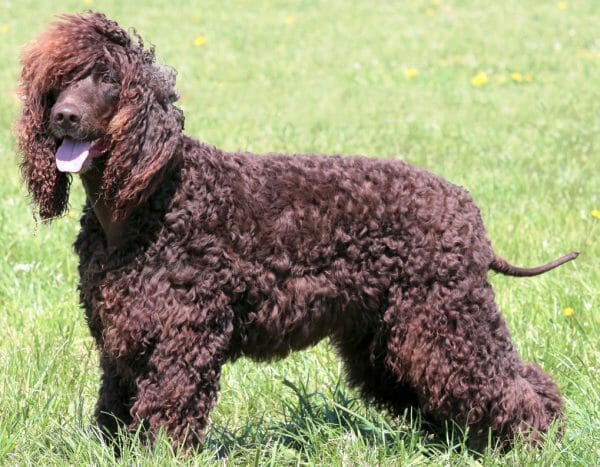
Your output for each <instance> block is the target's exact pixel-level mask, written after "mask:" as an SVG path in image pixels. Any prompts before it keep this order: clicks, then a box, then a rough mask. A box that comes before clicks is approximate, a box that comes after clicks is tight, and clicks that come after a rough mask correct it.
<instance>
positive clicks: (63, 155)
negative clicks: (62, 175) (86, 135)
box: [56, 138, 92, 173]
mask: <svg viewBox="0 0 600 467" xmlns="http://www.w3.org/2000/svg"><path fill="white" fill-rule="evenodd" d="M91 147H92V143H88V142H87V141H75V140H72V139H68V138H65V139H64V140H63V142H62V144H61V145H60V146H59V148H58V149H57V150H56V167H57V168H58V170H60V171H61V172H74V173H77V172H79V171H80V170H81V168H82V167H83V166H84V165H85V163H86V162H87V161H88V159H90V148H91Z"/></svg>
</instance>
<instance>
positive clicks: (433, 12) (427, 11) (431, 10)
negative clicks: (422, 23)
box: [425, 8, 435, 16]
mask: <svg viewBox="0 0 600 467" xmlns="http://www.w3.org/2000/svg"><path fill="white" fill-rule="evenodd" d="M425 14H426V15H427V16H433V15H435V10H434V9H433V8H427V9H426V10H425Z"/></svg>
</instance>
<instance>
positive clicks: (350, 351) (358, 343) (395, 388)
mask: <svg viewBox="0 0 600 467" xmlns="http://www.w3.org/2000/svg"><path fill="white" fill-rule="evenodd" d="M332 342H333V344H334V346H335V348H336V349H337V351H338V354H339V355H340V357H341V358H342V360H343V362H344V368H345V370H346V378H347V382H348V384H349V385H350V386H351V387H353V388H356V389H357V390H358V391H359V392H360V394H361V396H362V398H363V399H364V400H365V401H367V402H370V403H372V404H373V405H375V406H376V407H378V408H381V409H387V410H389V411H390V413H392V414H393V415H397V416H402V415H403V414H404V412H405V410H406V409H409V408H411V407H418V399H417V395H416V393H415V391H414V390H413V389H411V388H410V387H409V386H408V385H407V384H405V383H404V382H401V381H399V380H398V379H397V378H396V376H395V375H394V373H393V372H392V371H390V370H389V369H388V368H387V367H386V364H385V356H386V353H387V349H386V342H385V340H383V341H382V340H381V339H380V338H378V337H376V336H375V334H374V333H368V334H367V335H365V336H363V337H362V338H360V339H355V338H351V339H341V338H333V339H332Z"/></svg>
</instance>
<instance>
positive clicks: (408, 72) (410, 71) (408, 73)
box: [404, 68, 419, 79]
mask: <svg viewBox="0 0 600 467" xmlns="http://www.w3.org/2000/svg"><path fill="white" fill-rule="evenodd" d="M418 74H419V72H418V71H417V69H416V68H407V69H406V70H404V76H406V77H407V78H409V79H410V78H415V77H416V76H417V75H418Z"/></svg>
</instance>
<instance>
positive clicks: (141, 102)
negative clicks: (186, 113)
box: [102, 64, 183, 220]
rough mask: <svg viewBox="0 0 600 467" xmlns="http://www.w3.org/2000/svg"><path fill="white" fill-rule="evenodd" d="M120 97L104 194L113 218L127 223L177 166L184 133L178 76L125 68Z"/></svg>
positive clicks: (140, 67) (111, 129) (141, 67)
mask: <svg viewBox="0 0 600 467" xmlns="http://www.w3.org/2000/svg"><path fill="white" fill-rule="evenodd" d="M121 72H122V80H121V95H120V101H119V108H118V110H117V113H116V114H115V116H114V117H113V119H112V120H111V123H110V126H109V133H110V136H111V140H112V149H111V155H110V157H109V159H108V162H107V165H106V168H105V171H104V177H103V186H102V191H103V195H104V197H105V199H106V200H107V201H108V202H109V203H110V204H112V207H113V219H114V220H120V219H124V218H126V217H127V216H128V215H129V214H130V213H131V211H132V210H133V209H134V208H135V207H136V206H138V205H139V204H141V203H143V202H145V201H146V200H148V198H149V197H150V196H151V195H152V194H153V193H154V192H155V191H156V188H157V187H158V185H159V183H160V182H161V180H162V177H163V175H164V173H165V172H166V171H167V170H168V169H169V168H170V167H171V166H172V164H173V163H174V162H175V161H176V158H177V154H178V151H177V149H178V146H179V144H180V143H181V136H182V131H183V113H182V112H181V111H180V110H179V109H178V108H177V107H175V106H174V105H173V102H174V101H175V100H176V99H177V97H178V96H177V93H176V92H175V89H174V85H175V73H174V72H173V71H170V70H163V69H159V68H158V67H156V66H153V65H149V64H143V65H139V64H138V65H137V66H136V64H129V65H122V69H121Z"/></svg>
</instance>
